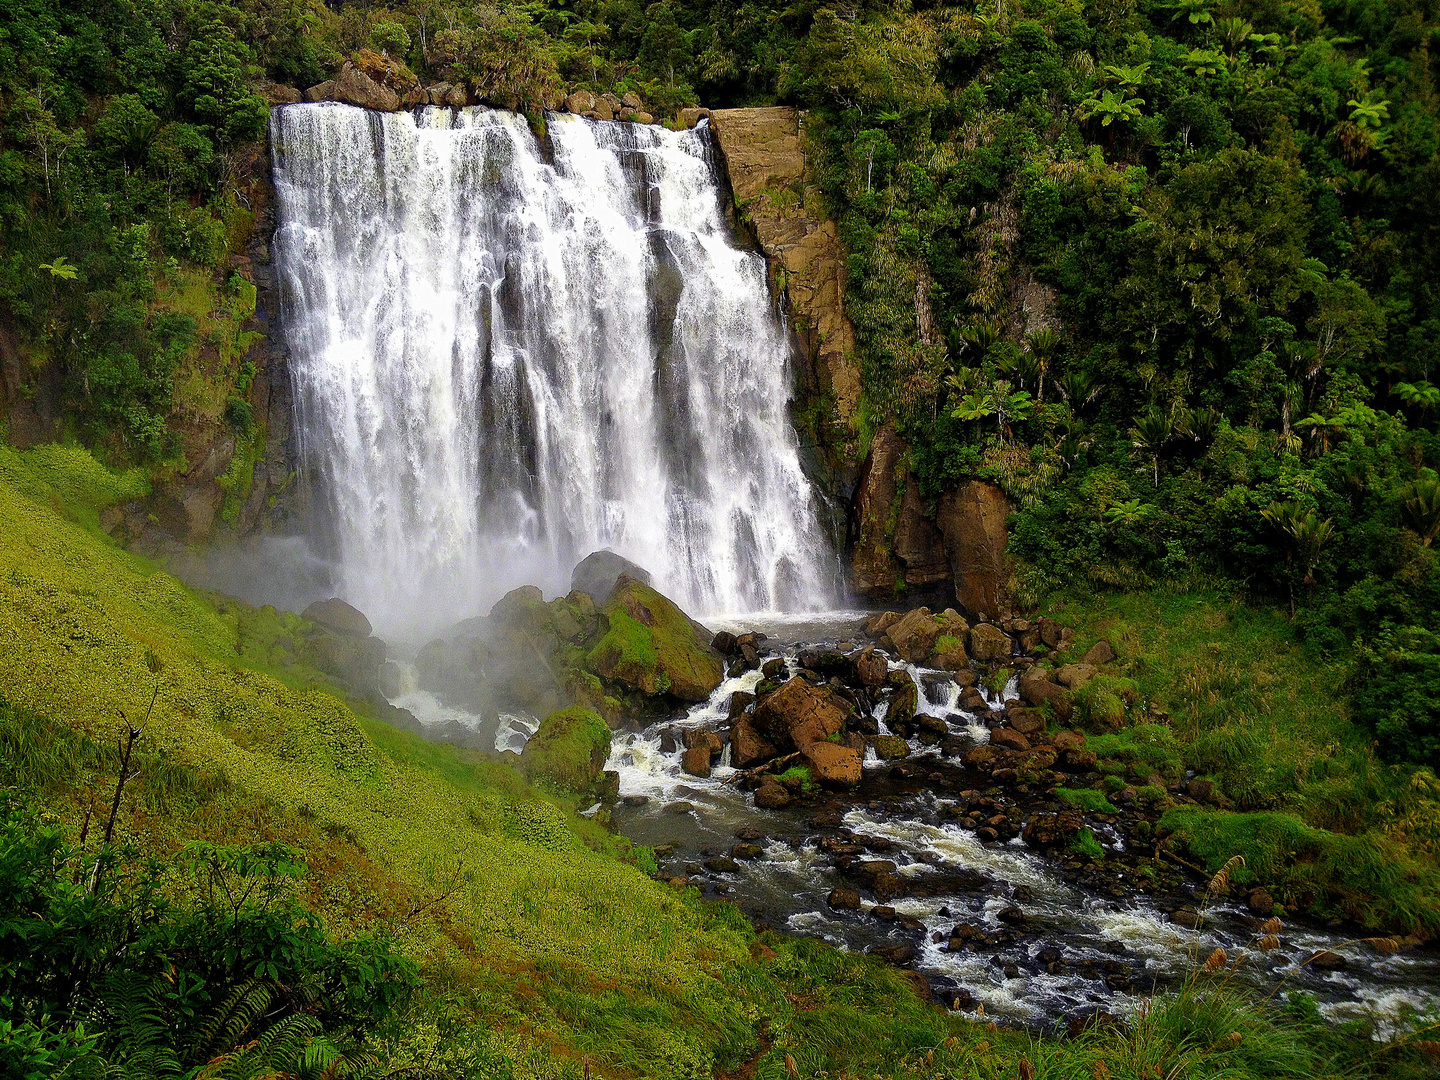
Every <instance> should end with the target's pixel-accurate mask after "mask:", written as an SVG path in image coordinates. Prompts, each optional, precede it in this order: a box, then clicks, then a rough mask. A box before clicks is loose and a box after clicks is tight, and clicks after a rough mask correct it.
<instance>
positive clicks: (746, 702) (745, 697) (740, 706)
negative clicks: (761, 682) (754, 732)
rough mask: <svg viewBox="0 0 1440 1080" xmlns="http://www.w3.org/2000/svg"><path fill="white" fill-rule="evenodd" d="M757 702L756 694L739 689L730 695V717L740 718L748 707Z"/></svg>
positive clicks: (733, 718) (732, 718)
mask: <svg viewBox="0 0 1440 1080" xmlns="http://www.w3.org/2000/svg"><path fill="white" fill-rule="evenodd" d="M754 703H755V695H754V694H752V693H750V692H748V691H746V690H737V691H736V692H735V693H733V694H731V695H730V719H731V720H732V721H733V720H736V719H738V718H739V717H740V716H741V715H742V714H743V713H744V712H745V710H746V709H748V708H749V707H750V706H751V705H753V704H754Z"/></svg>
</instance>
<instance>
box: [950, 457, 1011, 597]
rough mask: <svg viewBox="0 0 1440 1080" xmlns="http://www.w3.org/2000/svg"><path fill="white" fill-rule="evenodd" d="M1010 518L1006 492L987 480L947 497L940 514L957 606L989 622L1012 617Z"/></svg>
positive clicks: (974, 483)
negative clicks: (1008, 556)
mask: <svg viewBox="0 0 1440 1080" xmlns="http://www.w3.org/2000/svg"><path fill="white" fill-rule="evenodd" d="M1009 514H1010V500H1009V499H1008V498H1006V496H1005V493H1004V492H1003V491H1001V490H1000V489H999V488H998V487H996V486H995V485H994V484H989V483H986V482H985V481H983V480H970V481H968V482H966V483H964V484H961V485H960V486H959V487H958V488H956V489H955V490H954V491H948V492H946V493H945V494H943V495H942V496H941V497H940V503H939V506H938V507H937V511H936V516H935V520H936V525H937V526H939V529H940V533H941V535H942V536H943V537H944V538H945V554H946V557H947V558H948V560H949V563H950V577H951V580H952V581H953V582H954V583H955V600H956V603H958V604H959V605H960V607H962V608H964V609H965V610H966V611H972V612H974V613H975V614H977V615H979V616H981V617H982V618H986V619H1004V618H1006V617H1008V616H1009V615H1010V597H1009V595H1008V594H1007V593H1006V584H1007V582H1008V581H1009V580H1010V564H1009V561H1008V560H1007V559H1006V557H1005V545H1006V543H1007V541H1008V537H1007V535H1006V531H1005V519H1006V518H1007V517H1008V516H1009Z"/></svg>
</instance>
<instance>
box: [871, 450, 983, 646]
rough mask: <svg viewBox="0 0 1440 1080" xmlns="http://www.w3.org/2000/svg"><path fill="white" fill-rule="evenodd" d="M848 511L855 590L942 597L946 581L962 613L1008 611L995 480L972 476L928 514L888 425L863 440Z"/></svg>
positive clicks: (878, 595) (885, 595)
mask: <svg viewBox="0 0 1440 1080" xmlns="http://www.w3.org/2000/svg"><path fill="white" fill-rule="evenodd" d="M855 511H856V514H855V516H856V519H857V521H858V523H859V531H860V536H859V539H858V541H857V542H856V544H855V552H854V557H853V567H854V579H853V581H854V585H855V589H856V591H858V592H860V593H861V594H862V595H864V596H868V597H870V598H872V599H876V600H889V599H892V598H894V597H896V596H897V595H900V594H901V593H906V592H917V593H920V594H922V595H926V594H928V593H931V592H937V591H938V592H940V593H941V594H947V593H948V588H947V586H948V584H950V583H953V585H954V599H955V602H956V603H957V604H958V605H959V606H960V607H962V608H964V609H965V610H966V611H969V612H971V613H972V614H976V615H980V616H982V617H983V618H986V619H1004V618H1007V617H1009V616H1010V614H1011V605H1010V601H1009V598H1008V597H1007V596H1006V591H1005V585H1006V582H1007V580H1008V579H1009V576H1010V568H1009V565H1008V563H1007V562H1006V558H1005V542H1006V533H1005V518H1006V516H1007V515H1008V514H1009V512H1010V501H1009V499H1007V498H1006V497H1005V493H1004V492H1003V491H1001V490H1000V489H999V488H997V487H996V486H995V485H993V484H987V483H985V482H983V481H979V480H972V481H969V482H968V483H965V484H962V485H961V486H960V487H958V488H956V489H954V490H952V491H947V492H945V493H944V494H943V495H942V496H941V497H940V499H939V500H938V502H937V504H936V507H935V512H934V516H933V518H932V517H931V516H930V515H929V514H928V512H927V511H928V507H927V505H926V500H925V499H924V498H922V497H921V494H920V487H919V485H918V484H917V483H915V481H914V478H913V477H912V476H911V475H910V466H909V462H908V460H907V451H906V446H905V443H904V442H903V441H902V440H901V439H900V437H899V435H897V434H896V432H895V429H894V428H893V427H890V426H889V425H888V424H887V425H886V426H884V427H882V428H881V429H880V430H879V431H877V432H876V433H875V438H874V439H873V440H872V442H871V444H870V454H869V456H868V457H867V458H866V459H865V465H864V468H863V470H862V472H861V474H860V485H859V487H858V488H857V490H856V493H855ZM946 599H947V600H948V599H949V596H948V595H946Z"/></svg>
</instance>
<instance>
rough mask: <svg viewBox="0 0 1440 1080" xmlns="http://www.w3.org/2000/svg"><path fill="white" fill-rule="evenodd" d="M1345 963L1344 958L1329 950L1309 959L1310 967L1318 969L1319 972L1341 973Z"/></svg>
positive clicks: (1323, 950) (1324, 950)
mask: <svg viewBox="0 0 1440 1080" xmlns="http://www.w3.org/2000/svg"><path fill="white" fill-rule="evenodd" d="M1346 963H1347V961H1346V960H1345V957H1343V956H1341V955H1340V954H1339V953H1337V952H1331V951H1330V950H1329V949H1322V950H1321V951H1320V952H1318V953H1316V954H1315V955H1314V956H1313V957H1311V958H1310V966H1311V967H1312V968H1319V969H1320V970H1321V971H1341V970H1343V969H1344V968H1345V966H1346Z"/></svg>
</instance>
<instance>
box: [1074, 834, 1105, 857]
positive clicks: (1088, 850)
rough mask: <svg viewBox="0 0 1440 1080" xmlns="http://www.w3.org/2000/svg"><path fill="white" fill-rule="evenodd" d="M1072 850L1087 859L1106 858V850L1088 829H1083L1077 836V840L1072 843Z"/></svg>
mask: <svg viewBox="0 0 1440 1080" xmlns="http://www.w3.org/2000/svg"><path fill="white" fill-rule="evenodd" d="M1070 850H1071V851H1073V852H1074V853H1075V854H1076V855H1083V856H1084V857H1085V858H1087V859H1103V858H1104V857H1105V849H1104V848H1103V847H1101V846H1100V841H1099V840H1096V839H1095V834H1094V833H1093V832H1091V831H1090V830H1089V829H1088V828H1087V829H1081V830H1080V831H1079V832H1078V833H1076V834H1075V839H1074V840H1072V841H1071V842H1070Z"/></svg>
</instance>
